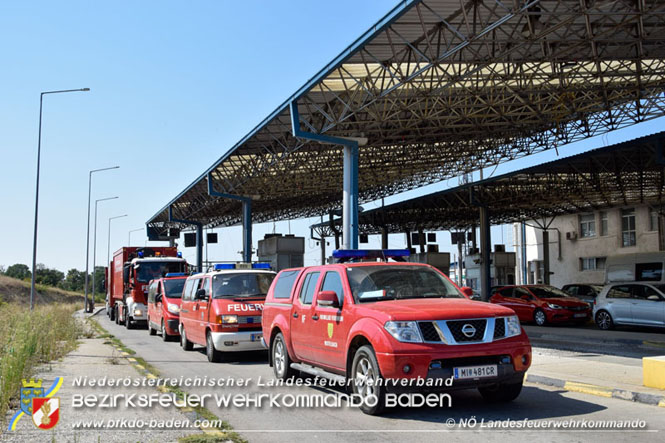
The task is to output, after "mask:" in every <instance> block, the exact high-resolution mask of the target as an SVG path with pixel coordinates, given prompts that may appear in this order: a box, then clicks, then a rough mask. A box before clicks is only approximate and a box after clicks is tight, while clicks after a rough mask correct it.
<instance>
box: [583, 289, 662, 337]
mask: <svg viewBox="0 0 665 443" xmlns="http://www.w3.org/2000/svg"><path fill="white" fill-rule="evenodd" d="M593 318H594V319H595V321H596V325H597V326H598V327H599V328H600V329H611V328H612V327H614V325H635V326H655V327H665V284H661V283H656V284H651V283H644V282H625V283H614V284H608V285H606V286H605V287H604V288H603V290H602V292H601V293H600V294H599V295H598V297H597V298H596V304H595V305H594V309H593Z"/></svg>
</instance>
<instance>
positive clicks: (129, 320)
mask: <svg viewBox="0 0 665 443" xmlns="http://www.w3.org/2000/svg"><path fill="white" fill-rule="evenodd" d="M133 327H134V325H133V324H132V317H130V316H129V315H127V314H125V328H127V329H132V328H133Z"/></svg>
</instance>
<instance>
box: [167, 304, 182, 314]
mask: <svg viewBox="0 0 665 443" xmlns="http://www.w3.org/2000/svg"><path fill="white" fill-rule="evenodd" d="M166 310H167V311H169V312H170V313H171V314H178V313H180V306H178V305H176V304H175V303H169V304H167V305H166Z"/></svg>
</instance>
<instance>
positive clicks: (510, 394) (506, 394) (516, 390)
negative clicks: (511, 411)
mask: <svg viewBox="0 0 665 443" xmlns="http://www.w3.org/2000/svg"><path fill="white" fill-rule="evenodd" d="M478 391H479V392H480V395H482V396H483V398H484V399H485V401H488V402H490V403H508V402H511V401H513V400H515V399H516V398H517V397H518V396H519V395H520V392H522V382H519V383H510V384H498V385H494V386H490V387H486V388H478Z"/></svg>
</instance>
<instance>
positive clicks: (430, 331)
mask: <svg viewBox="0 0 665 443" xmlns="http://www.w3.org/2000/svg"><path fill="white" fill-rule="evenodd" d="M418 327H420V333H421V334H422V335H423V340H425V341H431V342H437V343H441V337H439V333H438V332H437V331H436V327H434V324H433V323H432V322H431V321H423V322H420V323H418Z"/></svg>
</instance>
